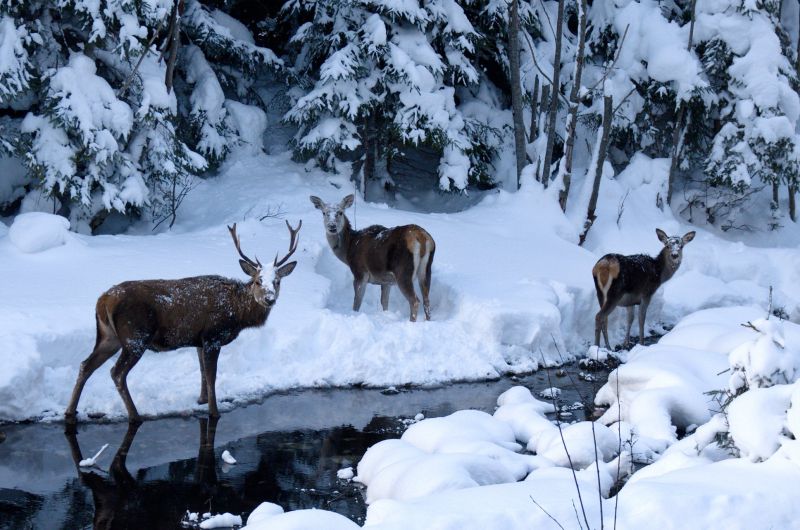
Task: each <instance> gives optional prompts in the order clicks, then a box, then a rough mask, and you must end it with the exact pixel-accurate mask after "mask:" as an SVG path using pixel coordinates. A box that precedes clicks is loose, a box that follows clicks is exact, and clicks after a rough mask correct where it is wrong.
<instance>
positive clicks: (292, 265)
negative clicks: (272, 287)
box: [275, 261, 297, 278]
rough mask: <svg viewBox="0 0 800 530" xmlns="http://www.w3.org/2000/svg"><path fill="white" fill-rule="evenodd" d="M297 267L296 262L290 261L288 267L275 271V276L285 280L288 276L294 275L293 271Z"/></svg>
mask: <svg viewBox="0 0 800 530" xmlns="http://www.w3.org/2000/svg"><path fill="white" fill-rule="evenodd" d="M296 265H297V262H296V261H290V262H289V263H287V264H286V265H284V266H283V267H281V268H280V269H278V270H276V271H275V276H277V277H278V278H284V277H286V276H289V275H290V274H291V273H292V271H293V270H294V268H295V266H296Z"/></svg>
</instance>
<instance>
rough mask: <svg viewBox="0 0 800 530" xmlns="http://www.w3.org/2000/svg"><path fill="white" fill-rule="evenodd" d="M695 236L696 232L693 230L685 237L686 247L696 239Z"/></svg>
mask: <svg viewBox="0 0 800 530" xmlns="http://www.w3.org/2000/svg"><path fill="white" fill-rule="evenodd" d="M694 235H695V231H694V230H692V231H691V232H689V233H687V234H686V235H685V236H683V244H684V245H685V244H686V243H688V242H689V241H691V240H692V239H694Z"/></svg>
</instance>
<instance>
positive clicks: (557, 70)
mask: <svg viewBox="0 0 800 530" xmlns="http://www.w3.org/2000/svg"><path fill="white" fill-rule="evenodd" d="M564 2H565V0H558V17H557V19H556V49H555V53H554V54H553V87H552V92H553V93H552V96H551V98H550V111H549V115H548V117H547V146H546V147H545V151H544V162H543V163H542V174H541V181H542V183H543V184H544V187H545V188H546V187H547V186H548V185H549V184H550V166H551V165H552V162H553V146H554V145H555V141H556V118H557V115H558V95H559V94H560V93H561V89H560V87H561V83H560V82H559V79H560V78H561V39H562V35H563V33H564V30H563V28H564Z"/></svg>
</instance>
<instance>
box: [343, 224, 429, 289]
mask: <svg viewBox="0 0 800 530" xmlns="http://www.w3.org/2000/svg"><path fill="white" fill-rule="evenodd" d="M426 246H427V248H428V249H429V250H432V248H433V238H431V236H430V234H428V232H426V231H425V230H424V229H423V228H422V227H420V226H417V225H404V226H396V227H392V228H387V227H385V226H380V225H372V226H368V227H367V228H364V229H362V230H357V231H353V232H352V235H351V243H350V245H349V249H348V252H347V264H348V265H349V266H350V268H351V270H352V271H353V273H354V274H356V273H364V272H367V273H369V274H370V275H371V276H376V277H379V276H381V275H384V274H387V273H392V272H395V271H396V269H397V267H398V266H399V265H402V264H405V262H408V263H409V264H411V265H412V272H413V259H414V255H419V253H420V250H421V249H425V248H426Z"/></svg>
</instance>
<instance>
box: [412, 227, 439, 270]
mask: <svg viewBox="0 0 800 530" xmlns="http://www.w3.org/2000/svg"><path fill="white" fill-rule="evenodd" d="M419 236H420V237H417V238H415V239H414V241H413V243H412V245H411V254H412V255H413V257H414V277H415V278H417V279H418V280H420V281H426V280H427V277H428V274H429V271H430V262H431V260H432V259H433V252H434V250H436V245H435V244H434V242H433V238H432V237H431V236H430V235H428V233H427V232H424V231H422V233H420V234H419Z"/></svg>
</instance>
